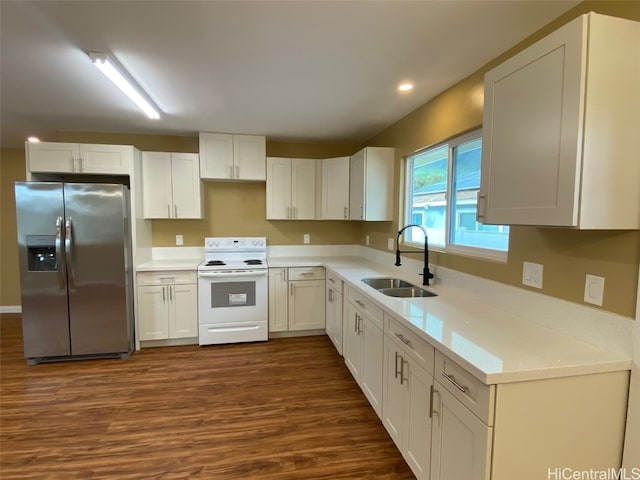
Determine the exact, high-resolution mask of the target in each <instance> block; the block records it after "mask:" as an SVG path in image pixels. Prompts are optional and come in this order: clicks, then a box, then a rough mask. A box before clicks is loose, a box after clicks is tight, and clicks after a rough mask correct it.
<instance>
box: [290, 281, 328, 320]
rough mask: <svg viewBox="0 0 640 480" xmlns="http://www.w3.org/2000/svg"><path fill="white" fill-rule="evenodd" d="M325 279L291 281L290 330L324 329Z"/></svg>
mask: <svg viewBox="0 0 640 480" xmlns="http://www.w3.org/2000/svg"><path fill="white" fill-rule="evenodd" d="M324 311H325V300H324V280H298V281H295V282H289V330H291V331H297V330H315V329H319V328H321V329H324V326H325V323H324Z"/></svg>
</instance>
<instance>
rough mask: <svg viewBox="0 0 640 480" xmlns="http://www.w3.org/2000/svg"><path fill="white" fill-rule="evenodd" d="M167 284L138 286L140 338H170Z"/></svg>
mask: <svg viewBox="0 0 640 480" xmlns="http://www.w3.org/2000/svg"><path fill="white" fill-rule="evenodd" d="M167 288H168V287H166V286H145V287H138V317H139V318H138V325H139V328H140V332H139V335H140V340H165V339H167V338H169V303H168V301H169V294H168V292H167Z"/></svg>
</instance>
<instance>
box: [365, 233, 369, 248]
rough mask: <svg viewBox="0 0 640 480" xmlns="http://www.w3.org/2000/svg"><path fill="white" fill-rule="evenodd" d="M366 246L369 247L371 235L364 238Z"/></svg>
mask: <svg viewBox="0 0 640 480" xmlns="http://www.w3.org/2000/svg"><path fill="white" fill-rule="evenodd" d="M364 244H365V245H367V246H368V245H369V235H366V236H365V237H364Z"/></svg>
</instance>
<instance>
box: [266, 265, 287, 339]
mask: <svg viewBox="0 0 640 480" xmlns="http://www.w3.org/2000/svg"><path fill="white" fill-rule="evenodd" d="M288 286H289V283H288V282H287V269H286V268H270V269H269V331H270V332H285V331H287V329H288V328H289V321H288V307H289V295H288V293H287V290H288Z"/></svg>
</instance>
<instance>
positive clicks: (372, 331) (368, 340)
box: [360, 315, 384, 418]
mask: <svg viewBox="0 0 640 480" xmlns="http://www.w3.org/2000/svg"><path fill="white" fill-rule="evenodd" d="M363 317H364V318H363V320H362V322H361V323H362V333H361V337H362V365H361V368H362V372H361V375H362V376H361V385H360V386H361V387H362V391H363V392H364V394H365V395H366V397H367V398H368V399H369V403H370V404H371V406H372V407H373V409H374V410H375V412H376V413H377V414H378V417H380V418H382V367H383V364H384V352H383V339H382V330H381V329H380V328H379V327H378V326H377V325H375V324H374V323H373V322H372V321H371V320H369V319H368V318H367V316H366V315H363Z"/></svg>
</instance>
